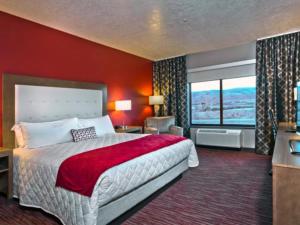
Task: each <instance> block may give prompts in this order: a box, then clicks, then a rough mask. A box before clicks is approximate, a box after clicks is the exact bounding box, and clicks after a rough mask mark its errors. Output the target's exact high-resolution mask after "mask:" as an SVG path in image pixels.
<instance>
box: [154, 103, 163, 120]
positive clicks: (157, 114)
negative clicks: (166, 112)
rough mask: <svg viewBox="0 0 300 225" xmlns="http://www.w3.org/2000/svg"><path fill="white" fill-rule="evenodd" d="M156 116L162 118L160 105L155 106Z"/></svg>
mask: <svg viewBox="0 0 300 225" xmlns="http://www.w3.org/2000/svg"><path fill="white" fill-rule="evenodd" d="M154 115H155V116H156V117H159V116H161V113H160V105H154Z"/></svg>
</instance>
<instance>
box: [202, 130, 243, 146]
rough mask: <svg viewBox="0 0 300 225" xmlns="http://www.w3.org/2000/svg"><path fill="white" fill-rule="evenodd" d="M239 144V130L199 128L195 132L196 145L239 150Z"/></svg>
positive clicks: (240, 139)
mask: <svg viewBox="0 0 300 225" xmlns="http://www.w3.org/2000/svg"><path fill="white" fill-rule="evenodd" d="M241 143H242V131H241V130H230V129H207V128H200V129H198V130H197V132H196V144H197V145H208V146H218V147H219V146H220V147H230V148H241Z"/></svg>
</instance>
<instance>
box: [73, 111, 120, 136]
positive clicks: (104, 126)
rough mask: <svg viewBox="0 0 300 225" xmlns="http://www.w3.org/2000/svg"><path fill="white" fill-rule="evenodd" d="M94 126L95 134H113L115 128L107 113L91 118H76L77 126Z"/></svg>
mask: <svg viewBox="0 0 300 225" xmlns="http://www.w3.org/2000/svg"><path fill="white" fill-rule="evenodd" d="M87 127H95V130H96V134H97V136H98V137H99V136H101V135H104V134H114V133H116V132H115V129H114V127H113V125H112V122H111V120H110V118H109V116H108V115H106V116H102V117H96V118H91V119H78V128H87Z"/></svg>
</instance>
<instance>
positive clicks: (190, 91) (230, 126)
mask: <svg viewBox="0 0 300 225" xmlns="http://www.w3.org/2000/svg"><path fill="white" fill-rule="evenodd" d="M242 77H256V76H255V75H250V76H240V77H232V78H224V79H216V80H205V81H199V82H190V83H189V115H190V127H204V128H205V127H207V128H214V127H215V128H219V127H222V128H226V127H228V128H254V127H255V126H256V118H255V124H252V125H251V124H224V123H223V80H227V79H235V78H236V79H238V78H242ZM217 80H218V81H219V82H220V90H219V92H220V124H205V123H202V124H200V123H193V122H192V84H193V83H200V82H206V81H217ZM255 92H256V85H255ZM255 117H256V116H255Z"/></svg>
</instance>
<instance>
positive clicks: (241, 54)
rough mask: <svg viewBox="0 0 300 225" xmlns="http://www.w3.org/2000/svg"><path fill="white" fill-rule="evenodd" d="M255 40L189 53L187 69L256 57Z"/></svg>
mask: <svg viewBox="0 0 300 225" xmlns="http://www.w3.org/2000/svg"><path fill="white" fill-rule="evenodd" d="M255 49H256V45H255V42H252V43H248V44H244V45H239V46H235V47H231V48H224V49H218V50H214V51H209V52H200V53H195V54H190V55H187V59H186V66H187V69H192V68H197V67H204V66H212V65H219V64H225V63H231V62H238V61H244V60H250V59H255V51H256V50H255Z"/></svg>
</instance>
